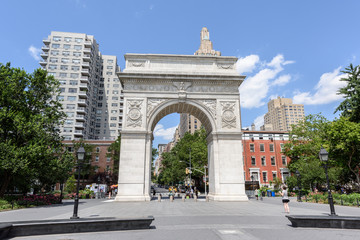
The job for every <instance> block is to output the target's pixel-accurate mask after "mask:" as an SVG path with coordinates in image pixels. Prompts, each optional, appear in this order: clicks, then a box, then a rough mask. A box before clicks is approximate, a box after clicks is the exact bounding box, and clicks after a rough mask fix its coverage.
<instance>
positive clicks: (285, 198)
mask: <svg viewBox="0 0 360 240" xmlns="http://www.w3.org/2000/svg"><path fill="white" fill-rule="evenodd" d="M280 194H281V197H282V202H283V204H284V209H285V213H290V208H289V202H290V199H289V196H288V191H287V187H286V186H285V185H284V186H283V187H282V191H281V193H280Z"/></svg>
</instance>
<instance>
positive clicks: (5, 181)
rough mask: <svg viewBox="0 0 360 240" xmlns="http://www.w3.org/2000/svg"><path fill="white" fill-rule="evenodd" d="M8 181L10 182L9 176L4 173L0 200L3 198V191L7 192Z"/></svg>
mask: <svg viewBox="0 0 360 240" xmlns="http://www.w3.org/2000/svg"><path fill="white" fill-rule="evenodd" d="M10 180H11V175H10V174H9V173H8V172H6V171H5V174H4V178H3V181H2V185H1V189H0V198H2V197H4V195H5V191H6V190H7V187H8V186H9V183H10Z"/></svg>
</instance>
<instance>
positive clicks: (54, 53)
mask: <svg viewBox="0 0 360 240" xmlns="http://www.w3.org/2000/svg"><path fill="white" fill-rule="evenodd" d="M50 54H51V55H53V56H56V55H59V51H58V50H51V51H50Z"/></svg>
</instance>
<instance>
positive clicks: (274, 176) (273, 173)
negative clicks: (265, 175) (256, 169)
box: [272, 172, 277, 181]
mask: <svg viewBox="0 0 360 240" xmlns="http://www.w3.org/2000/svg"><path fill="white" fill-rule="evenodd" d="M272 178H273V181H274V180H275V178H277V174H276V172H272Z"/></svg>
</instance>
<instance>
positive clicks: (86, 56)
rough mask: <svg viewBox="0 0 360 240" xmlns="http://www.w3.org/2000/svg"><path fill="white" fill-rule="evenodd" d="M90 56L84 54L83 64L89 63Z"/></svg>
mask: <svg viewBox="0 0 360 240" xmlns="http://www.w3.org/2000/svg"><path fill="white" fill-rule="evenodd" d="M90 57H91V56H90V54H84V56H83V60H84V61H85V62H90Z"/></svg>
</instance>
